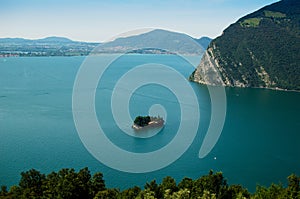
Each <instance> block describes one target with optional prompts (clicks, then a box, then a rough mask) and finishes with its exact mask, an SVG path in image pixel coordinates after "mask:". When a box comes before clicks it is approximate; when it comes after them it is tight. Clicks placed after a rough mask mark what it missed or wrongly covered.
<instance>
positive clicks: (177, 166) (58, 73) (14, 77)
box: [0, 55, 300, 191]
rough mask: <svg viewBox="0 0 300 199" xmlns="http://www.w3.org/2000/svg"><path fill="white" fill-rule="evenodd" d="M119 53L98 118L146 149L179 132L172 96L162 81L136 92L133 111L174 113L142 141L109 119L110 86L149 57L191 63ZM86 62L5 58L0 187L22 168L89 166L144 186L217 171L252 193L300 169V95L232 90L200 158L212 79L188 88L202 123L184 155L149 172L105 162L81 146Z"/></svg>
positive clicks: (121, 183)
mask: <svg viewBox="0 0 300 199" xmlns="http://www.w3.org/2000/svg"><path fill="white" fill-rule="evenodd" d="M103 59H105V57H104V58H103ZM122 59H123V60H121V61H122V63H123V64H122V65H119V64H117V63H116V64H114V65H112V67H110V68H109V70H107V71H106V77H105V78H103V79H101V80H100V84H99V86H98V88H97V93H96V111H97V116H98V120H99V121H100V122H101V124H102V125H103V129H104V130H105V132H109V133H108V134H107V136H108V137H109V139H110V140H111V141H112V142H114V143H115V144H116V145H118V146H120V147H121V148H123V149H125V150H128V151H132V152H140V153H141V152H149V151H153V150H157V149H159V148H161V147H163V146H164V145H166V144H167V143H169V142H170V141H171V140H172V139H173V138H174V136H175V134H176V130H177V128H178V126H179V124H178V121H180V110H179V104H178V101H177V100H176V96H175V95H174V94H173V93H172V92H170V91H169V90H168V89H166V88H163V87H159V86H158V85H148V86H143V87H141V88H139V89H138V90H136V92H135V93H134V95H133V96H132V99H131V101H130V113H131V116H132V117H134V116H135V115H137V114H147V111H148V109H149V107H150V106H151V105H152V104H157V103H160V104H162V105H164V107H165V109H166V110H167V113H168V118H167V123H166V126H165V128H164V129H163V131H161V132H160V133H158V134H157V135H156V136H154V137H152V138H149V139H138V138H134V137H130V136H125V135H124V133H122V132H121V131H120V129H118V128H117V127H116V125H115V124H114V122H113V117H112V114H111V110H110V96H111V93H112V89H113V87H114V84H115V82H116V81H117V80H118V79H119V78H120V77H121V76H122V74H124V72H126V71H128V70H129V69H130V67H131V65H138V64H143V63H148V62H150V61H151V60H152V61H153V60H156V61H157V62H159V63H163V64H166V65H168V66H172V67H174V68H175V69H176V70H178V71H180V72H181V73H182V74H183V75H184V76H185V77H188V75H189V74H190V73H191V72H192V71H193V68H192V67H190V66H188V64H187V66H186V67H185V66H184V65H186V63H185V62H184V61H183V60H181V59H179V58H178V57H175V56H172V55H127V56H124V57H123V58H122ZM83 60H84V57H43V58H5V59H4V58H1V59H0V138H1V139H0V184H5V185H8V186H11V185H13V184H17V183H18V181H19V177H20V172H22V171H26V170H29V169H31V168H35V169H38V170H40V171H41V172H43V173H49V172H51V171H53V170H54V171H58V170H60V169H61V168H70V167H72V168H75V169H80V168H83V167H86V166H87V167H89V168H90V170H91V171H92V172H96V171H101V172H103V174H104V178H105V180H106V184H107V186H108V187H120V188H121V189H122V188H126V187H130V186H133V185H139V186H143V185H144V184H145V182H147V181H150V180H152V179H156V180H157V181H159V182H160V181H161V180H162V178H163V177H164V176H167V175H170V176H173V177H174V178H175V179H176V180H177V182H179V181H180V180H181V179H182V178H183V177H186V176H187V177H191V178H197V177H199V176H201V175H204V174H206V173H208V171H209V170H210V169H213V170H216V171H223V173H224V175H225V177H226V178H228V181H229V183H240V184H242V185H244V186H246V187H247V188H248V189H249V190H251V191H253V190H254V189H255V186H256V184H262V185H269V184H270V183H271V182H279V181H280V182H282V183H285V182H286V177H287V176H288V175H289V174H291V173H293V172H294V173H296V174H298V175H299V174H300V170H299V169H300V161H299V152H300V148H299V141H300V132H299V129H300V117H299V112H300V105H299V102H300V93H296V92H282V91H272V90H265V89H250V88H249V89H248V88H247V89H240V88H226V94H227V115H226V121H225V125H224V129H223V131H222V134H221V137H220V139H219V141H218V142H217V144H216V146H215V147H214V149H213V150H212V151H211V152H210V153H209V155H208V156H206V157H205V158H204V159H199V158H198V152H199V149H200V146H201V144H202V141H203V137H204V135H205V133H206V130H207V128H208V125H209V118H210V98H209V95H208V91H207V88H206V86H201V85H198V84H195V83H191V85H192V87H193V89H194V91H195V93H196V95H197V97H198V100H199V106H200V114H201V120H200V121H199V130H198V134H197V136H196V138H195V140H194V142H193V143H192V145H191V147H190V148H189V149H188V150H187V151H186V152H185V153H184V155H183V156H181V157H180V158H179V159H178V160H177V161H175V162H174V163H173V164H171V165H169V166H167V167H166V168H163V169H161V170H158V171H154V172H150V173H145V174H131V173H125V172H120V171H117V170H114V169H111V168H109V167H107V166H105V165H103V164H102V163H100V162H99V161H97V160H96V159H95V158H94V157H93V156H92V155H91V154H90V153H89V152H88V151H87V150H86V149H85V147H84V146H83V144H82V142H81V141H80V138H79V136H78V134H77V131H76V129H75V125H74V121H73V115H72V89H73V83H74V80H75V77H76V73H77V71H78V69H79V67H80V65H81V63H82V62H83ZM119 63H121V62H119ZM100 64H101V63H100ZM162 78H171V77H162ZM220 100H222V99H220ZM187 119H189V118H187ZM190 120H192V118H190ZM186 133H189V132H186ZM156 161H159V160H156Z"/></svg>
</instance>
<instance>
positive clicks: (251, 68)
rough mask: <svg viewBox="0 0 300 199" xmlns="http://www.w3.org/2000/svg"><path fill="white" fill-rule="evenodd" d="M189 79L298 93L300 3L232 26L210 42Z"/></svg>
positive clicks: (277, 6) (286, 0) (286, 3)
mask: <svg viewBox="0 0 300 199" xmlns="http://www.w3.org/2000/svg"><path fill="white" fill-rule="evenodd" d="M190 80H192V81H195V82H198V83H202V84H209V85H224V86H235V87H263V88H277V89H288V90H300V1H297V0H283V1H280V2H277V3H274V4H272V5H269V6H266V7H264V8H262V9H260V10H258V11H256V12H254V13H252V14H249V15H247V16H245V17H243V18H241V19H239V20H238V21H237V22H236V23H234V24H232V25H230V26H229V27H228V28H227V29H226V30H224V32H223V34H222V35H221V36H220V37H218V38H216V39H214V40H213V41H212V42H211V43H210V45H209V47H208V48H207V50H206V52H205V54H204V56H203V58H202V60H201V63H200V64H199V66H198V67H197V69H196V70H195V71H194V72H193V74H192V75H191V76H190Z"/></svg>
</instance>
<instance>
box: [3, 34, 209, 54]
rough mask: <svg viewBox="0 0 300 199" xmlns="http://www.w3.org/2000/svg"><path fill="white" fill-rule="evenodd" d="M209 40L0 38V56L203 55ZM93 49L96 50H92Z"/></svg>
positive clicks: (168, 37)
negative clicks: (96, 41)
mask: <svg viewBox="0 0 300 199" xmlns="http://www.w3.org/2000/svg"><path fill="white" fill-rule="evenodd" d="M210 41H211V39H210V38H208V37H203V38H200V39H195V38H192V37H190V36H188V35H186V34H182V33H176V32H171V31H166V30H153V31H150V32H147V33H144V34H140V35H135V36H130V37H125V38H117V39H115V40H114V41H111V42H107V43H102V44H101V43H93V42H79V41H73V40H70V39H68V38H64V37H47V38H44V39H36V40H30V39H23V38H0V56H80V55H88V54H89V53H90V52H92V51H93V53H128V52H136V53H158V54H161V53H179V54H199V53H203V52H204V50H205V49H206V48H207V46H208V44H209V42H210ZM96 47H97V48H96Z"/></svg>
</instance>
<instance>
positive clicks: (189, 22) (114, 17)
mask: <svg viewBox="0 0 300 199" xmlns="http://www.w3.org/2000/svg"><path fill="white" fill-rule="evenodd" d="M277 1H278V0H250V1H248V0H147V1H145V0H123V1H122V0H109V1H102V0H85V1H84V0H10V1H7V0H0V19H1V20H0V27H1V31H0V38H7V37H12V38H16V37H22V38H28V39H37V38H44V37H48V36H61V37H67V38H70V39H72V40H76V41H89V42H105V41H108V40H110V39H111V38H112V37H115V36H116V35H119V34H122V33H124V32H128V31H133V30H136V29H143V28H160V29H165V30H170V31H176V32H181V33H186V34H188V35H190V36H192V37H195V38H200V37H202V36H208V37H210V38H215V37H217V36H219V35H221V34H222V32H223V30H224V29H225V28H226V27H228V26H229V25H230V24H232V23H234V22H236V21H237V20H238V19H239V18H240V17H242V16H244V15H246V14H249V13H251V12H253V11H255V10H257V9H259V8H262V7H264V6H266V5H269V4H271V3H274V2H277Z"/></svg>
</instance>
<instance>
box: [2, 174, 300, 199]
mask: <svg viewBox="0 0 300 199" xmlns="http://www.w3.org/2000/svg"><path fill="white" fill-rule="evenodd" d="M299 182H300V178H299V177H298V176H296V175H294V174H292V175H290V176H289V177H288V186H287V187H283V185H281V184H279V185H278V184H272V185H271V186H270V187H269V188H266V187H262V186H257V189H256V192H255V193H254V194H251V193H249V192H248V191H247V189H245V188H244V187H242V186H241V185H228V184H227V182H226V180H225V179H224V176H223V174H222V173H221V172H216V173H213V171H210V172H209V173H208V175H205V176H202V177H200V178H198V179H195V180H193V179H191V178H187V177H186V178H184V179H182V180H181V182H179V183H178V184H177V183H176V181H175V180H174V179H173V178H172V177H170V176H167V177H165V178H164V179H163V180H162V182H161V183H160V184H158V183H157V182H156V181H155V180H152V181H151V182H147V183H146V184H145V186H144V189H141V188H140V187H138V186H134V187H132V188H129V189H126V190H123V191H121V190H120V189H118V188H107V187H106V186H105V183H104V180H103V175H102V173H95V174H94V175H93V176H91V174H90V171H89V170H88V168H84V169H81V170H80V171H79V172H76V171H75V170H74V169H62V170H60V171H59V172H57V173H56V172H52V173H50V174H48V175H45V174H42V173H40V172H39V171H37V170H35V169H31V170H29V171H26V172H22V173H21V179H20V182H19V185H18V186H12V187H11V188H10V190H7V187H6V186H2V187H1V190H0V199H10V198H21V199H23V198H24V199H25V198H26V199H27V198H29V199H31V198H32V199H33V198H34V199H39V198H55V199H56V198H61V199H83V198H84V199H89V198H90V199H100V198H101V199H106V198H107V199H114V198H116V199H123V198H124V199H127V198H129V199H150V198H151V199H155V198H166V199H188V198H193V199H194V198H200V199H213V198H215V199H217V198H218V199H223V198H224V199H225V198H226V199H227V198H228V199H230V198H238V199H239V198H240V199H242V198H251V199H260V198H263V199H269V198H270V199H276V198H287V199H289V198H291V199H297V198H300V185H299Z"/></svg>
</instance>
